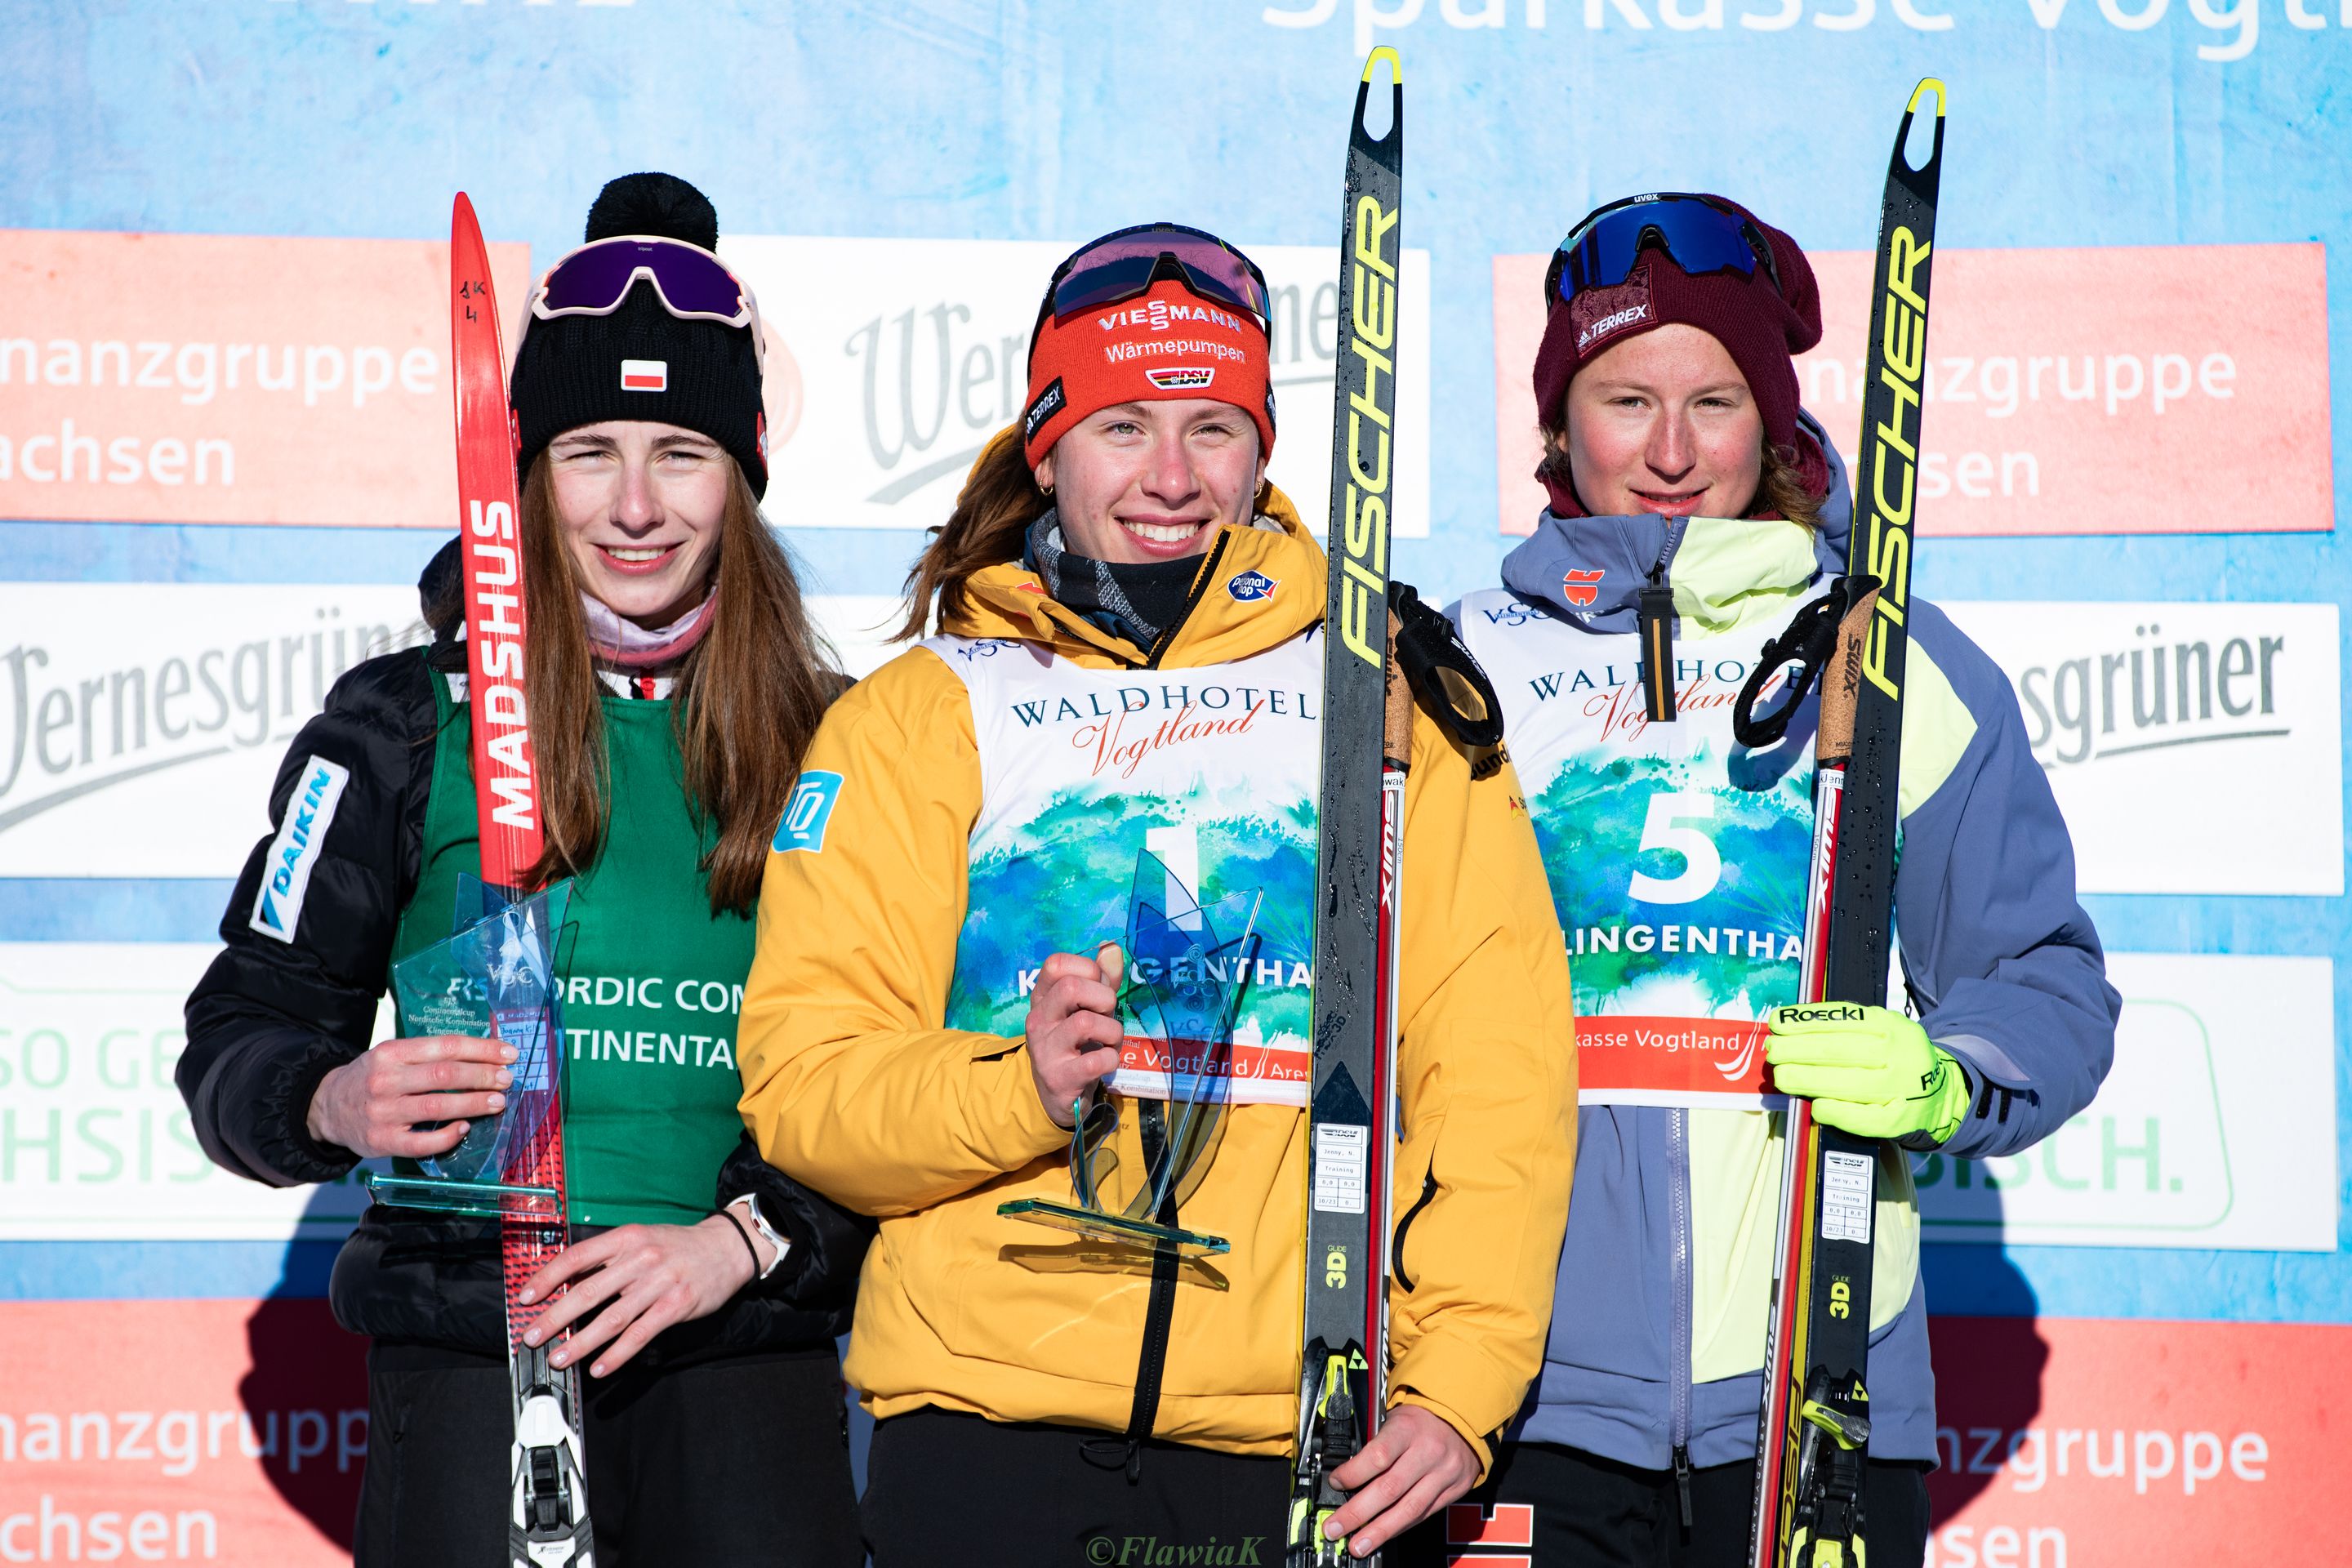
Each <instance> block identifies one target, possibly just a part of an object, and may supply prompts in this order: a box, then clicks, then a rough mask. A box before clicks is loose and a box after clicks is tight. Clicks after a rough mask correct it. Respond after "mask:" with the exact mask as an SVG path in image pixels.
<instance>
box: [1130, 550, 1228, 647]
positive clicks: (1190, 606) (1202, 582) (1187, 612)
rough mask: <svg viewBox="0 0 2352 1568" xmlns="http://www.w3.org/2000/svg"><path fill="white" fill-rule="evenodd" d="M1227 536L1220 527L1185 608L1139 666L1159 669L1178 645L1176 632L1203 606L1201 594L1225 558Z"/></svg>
mask: <svg viewBox="0 0 2352 1568" xmlns="http://www.w3.org/2000/svg"><path fill="white" fill-rule="evenodd" d="M1226 538H1227V535H1226V533H1225V531H1224V530H1223V529H1222V528H1221V529H1219V530H1218V531H1217V542H1215V543H1214V544H1212V545H1211V546H1209V559H1208V560H1207V561H1206V562H1204V563H1202V567H1201V574H1200V575H1199V576H1197V577H1195V578H1193V579H1192V592H1191V593H1189V594H1187V595H1184V607H1183V609H1181V610H1180V611H1179V612H1177V616H1176V618H1175V619H1174V620H1173V621H1171V622H1170V623H1169V626H1168V629H1167V630H1166V631H1164V632H1161V633H1160V640H1159V641H1158V642H1156V643H1154V644H1152V645H1151V652H1150V656H1149V657H1147V658H1145V659H1144V661H1143V663H1142V664H1141V665H1140V666H1139V667H1138V668H1143V669H1158V668H1160V660H1161V659H1163V658H1167V657H1168V650H1169V649H1170V648H1172V647H1175V646H1176V634H1177V633H1179V632H1181V631H1182V630H1183V629H1184V623H1185V622H1187V621H1189V620H1191V619H1192V612H1193V611H1194V610H1196V609H1198V608H1200V607H1201V595H1203V594H1205V593H1207V592H1208V591H1209V579H1210V578H1212V577H1214V576H1215V575H1216V574H1217V563H1218V562H1220V561H1223V559H1224V558H1225V542H1226Z"/></svg>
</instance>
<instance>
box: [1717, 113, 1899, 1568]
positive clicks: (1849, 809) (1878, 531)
mask: <svg viewBox="0 0 2352 1568" xmlns="http://www.w3.org/2000/svg"><path fill="white" fill-rule="evenodd" d="M1931 96H1932V97H1933V98H1934V100H1935V103H1936V122H1935V138H1934V143H1933V146H1932V148H1931V150H1930V152H1929V153H1928V156H1927V163H1926V165H1925V166H1924V167H1921V168H1919V169H1916V170H1915V169H1913V168H1911V167H1910V166H1909V164H1908V163H1906V156H1907V153H1906V149H1907V148H1908V146H1909V144H1910V140H1911V127H1912V121H1913V118H1914V117H1915V116H1916V114H1917V113H1918V110H1919V105H1920V102H1921V100H1925V99H1927V98H1929V97H1931ZM1943 161H1944V84H1943V83H1942V82H1940V81H1937V80H1936V79H1933V78H1930V79H1927V80H1926V81H1923V82H1921V83H1920V84H1919V86H1918V88H1917V89H1916V90H1915V91H1914V92H1913V93H1912V95H1911V101H1910V103H1909V105H1908V106H1906V108H1905V110H1904V111H1903V124H1902V128H1901V129H1900V130H1899V131H1897V132H1895V153H1894V156H1893V158H1892V159H1891V160H1890V161H1889V163H1888V165H1887V171H1886V195H1885V204H1884V205H1883V207H1882V209H1881V212H1880V216H1879V229H1878V265H1877V268H1876V271H1875V278H1874V286H1873V290H1872V294H1871V311H1870V336H1869V339H1868V340H1867V343H1866V345H1865V346H1866V352H1867V356H1868V357H1867V360H1866V362H1865V369H1864V376H1863V388H1864V391H1863V405H1862V440H1861V444H1860V446H1859V447H1857V448H1856V454H1855V462H1854V465H1853V498H1854V500H1853V506H1854V522H1853V542H1852V543H1851V544H1850V545H1849V547H1848V553H1847V558H1846V571H1847V576H1846V577H1845V578H1844V579H1843V580H1842V581H1841V585H1842V586H1843V587H1846V589H1847V591H1848V592H1849V594H1850V595H1852V597H1851V598H1850V600H1849V604H1850V605H1851V607H1850V608H1849V609H1848V610H1847V612H1846V613H1845V615H1844V616H1843V620H1842V622H1841V624H1840V626H1839V634H1838V644H1837V649H1836V652H1835V654H1834V656H1833V657H1832V658H1831V660H1830V662H1829V664H1828V665H1827V666H1826V668H1824V670H1823V673H1822V697H1821V719H1820V727H1819V730H1818V731H1817V734H1816V738H1815V742H1814V747H1815V750H1814V757H1815V769H1814V775H1813V814H1814V828H1813V860H1812V868H1811V877H1810V879H1809V881H1808V883H1807V887H1806V900H1805V905H1806V907H1805V940H1804V961H1803V965H1802V975H1801V986H1800V994H1799V999H1800V1000H1801V1001H1803V1002H1809V1003H1823V1004H1836V1003H1862V1004H1870V1005H1884V1004H1885V1001H1886V974H1887V963H1888V961H1889V958H1890V957H1891V954H1892V945H1893V936H1894V924H1895V921H1894V905H1895V832H1896V826H1897V822H1898V805H1897V789H1896V786H1897V772H1898V764H1899V763H1900V760H1901V758H1900V752H1901V745H1902V737H1903V679H1904V663H1905V660H1904V654H1905V651H1906V647H1907V646H1908V642H1907V637H1908V634H1907V631H1906V612H1907V611H1908V609H1909V607H1910V599H1911V542H1912V527H1913V510H1914V508H1915V506H1916V503H1917V500H1918V495H1917V486H1916V479H1917V472H1918V450H1919V423H1920V421H1919V415H1920V400H1921V392H1922V390H1923V385H1924V383H1923V376H1924V373H1925V369H1926V365H1927V284H1928V273H1929V263H1928V258H1929V255H1930V253H1931V252H1932V251H1933V249H1934V246H1935V238H1936V195H1937V185H1938V183H1939V181H1940V180H1941V178H1942V174H1943ZM1880 1147H1881V1145H1880V1144H1878V1143H1877V1142H1874V1141H1872V1140H1868V1139H1862V1138H1855V1137H1853V1136H1851V1135H1849V1134H1847V1133H1844V1132H1841V1131H1837V1130H1836V1129H1834V1128H1831V1127H1824V1126H1822V1124H1821V1123H1819V1122H1817V1121H1814V1120H1813V1116H1812V1104H1811V1101H1810V1100H1790V1104H1789V1117H1788V1139H1787V1156H1786V1164H1785V1166H1784V1167H1783V1173H1782V1188H1781V1193H1782V1199H1781V1212H1780V1245H1779V1247H1778V1248H1777V1249H1776V1250H1775V1252H1774V1255H1773V1290H1772V1315H1771V1318H1770V1321H1769V1327H1768V1329H1767V1331H1766V1343H1765V1357H1764V1404H1763V1410H1762V1413H1761V1415H1760V1418H1759V1426H1758V1433H1757V1461H1756V1511H1755V1515H1754V1528H1753V1531H1752V1533H1751V1537H1750V1552H1749V1555H1750V1560H1751V1562H1752V1563H1753V1564H1754V1565H1755V1568H1816V1565H1819V1568H1845V1565H1847V1564H1853V1565H1855V1568H1859V1565H1860V1564H1862V1563H1864V1544H1863V1531H1864V1519H1863V1507H1862V1483H1863V1465H1864V1459H1865V1458H1867V1457H1868V1454H1869V1446H1870V1394H1869V1389H1868V1385H1867V1384H1866V1382H1865V1376H1864V1373H1865V1362H1866V1360H1867V1358H1868V1354H1869V1340H1870V1268H1871V1259H1872V1247H1871V1229H1872V1226H1873V1224H1874V1220H1875V1217H1876V1200H1877V1174H1878V1155H1879V1150H1880Z"/></svg>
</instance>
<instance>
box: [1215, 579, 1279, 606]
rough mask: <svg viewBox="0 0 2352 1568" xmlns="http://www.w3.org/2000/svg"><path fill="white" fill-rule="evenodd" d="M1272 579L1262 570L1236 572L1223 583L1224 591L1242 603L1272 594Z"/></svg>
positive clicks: (1249, 603) (1253, 602)
mask: <svg viewBox="0 0 2352 1568" xmlns="http://www.w3.org/2000/svg"><path fill="white" fill-rule="evenodd" d="M1274 587H1275V584H1274V579H1273V578H1271V577H1269V576H1267V575H1266V574H1265V573H1263V572H1257V571H1250V572H1237V573H1235V574H1234V575H1233V576H1232V577H1231V578H1229V579H1228V580H1227V581H1226V583H1225V592H1226V593H1228V594H1231V595H1233V596H1234V598H1235V599H1236V600H1238V601H1240V602H1241V603H1242V604H1244V605H1254V604H1255V603H1257V602H1258V601H1259V600H1260V599H1270V598H1272V597H1273V596H1274Z"/></svg>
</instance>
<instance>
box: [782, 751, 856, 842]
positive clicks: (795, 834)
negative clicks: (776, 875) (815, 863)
mask: <svg viewBox="0 0 2352 1568" xmlns="http://www.w3.org/2000/svg"><path fill="white" fill-rule="evenodd" d="M840 794H841V775H840V774H839V773H824V772H820V771H819V770H817V769H814V768H812V769H810V770H809V771H808V772H807V773H803V774H802V775H801V782H800V783H798V784H794V785H793V797H792V799H790V800H788V801H786V802H784V816H783V820H782V821H781V822H779V823H777V824H776V839H775V842H774V843H773V844H772V845H770V846H769V847H770V848H771V849H772V850H774V851H775V852H776V853H777V854H779V855H782V854H785V853H788V852H789V851H792V850H794V849H805V850H807V851H808V852H809V853H810V854H812V855H817V854H822V853H823V852H824V829H825V825H826V824H827V823H829V822H831V821H832V820H833V803H834V801H835V799H836V798H838V797H839V795H840Z"/></svg>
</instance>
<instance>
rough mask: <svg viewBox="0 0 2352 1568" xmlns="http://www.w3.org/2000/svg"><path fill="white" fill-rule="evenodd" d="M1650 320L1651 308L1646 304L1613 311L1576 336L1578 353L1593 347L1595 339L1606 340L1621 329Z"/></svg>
mask: <svg viewBox="0 0 2352 1568" xmlns="http://www.w3.org/2000/svg"><path fill="white" fill-rule="evenodd" d="M1649 319H1650V307H1649V306H1648V305H1646V304H1642V305H1629V306H1627V307H1626V308H1625V309H1624V310H1617V311H1613V312H1612V313H1611V314H1609V315H1606V316H1603V317H1601V319H1600V320H1599V321H1595V322H1593V323H1592V324H1591V326H1589V327H1587V328H1585V329H1584V331H1580V332H1579V333H1577V334H1576V352H1577V353H1583V352H1584V351H1585V350H1586V349H1588V348H1590V347H1591V346H1592V342H1593V340H1594V339H1596V338H1605V337H1607V336H1608V335H1609V334H1610V333H1612V332H1613V331H1616V330H1617V329H1618V328H1620V327H1630V326H1632V325H1633V323H1634V322H1636V321H1648V320H1649Z"/></svg>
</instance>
